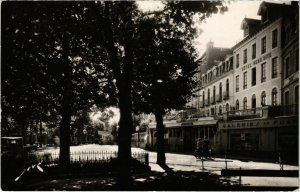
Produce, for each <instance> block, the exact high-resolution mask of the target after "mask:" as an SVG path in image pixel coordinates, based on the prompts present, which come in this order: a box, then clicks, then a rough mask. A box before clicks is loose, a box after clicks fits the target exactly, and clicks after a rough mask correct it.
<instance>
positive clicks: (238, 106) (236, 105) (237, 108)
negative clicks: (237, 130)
mask: <svg viewBox="0 0 300 192" xmlns="http://www.w3.org/2000/svg"><path fill="white" fill-rule="evenodd" d="M235 108H236V110H237V111H238V110H239V109H240V103H239V100H238V99H237V100H236V102H235Z"/></svg>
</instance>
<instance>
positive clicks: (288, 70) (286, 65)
mask: <svg viewBox="0 0 300 192" xmlns="http://www.w3.org/2000/svg"><path fill="white" fill-rule="evenodd" d="M284 64H285V78H288V77H289V75H290V57H287V58H286V59H285V62H284Z"/></svg>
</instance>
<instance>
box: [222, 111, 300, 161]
mask: <svg viewBox="0 0 300 192" xmlns="http://www.w3.org/2000/svg"><path fill="white" fill-rule="evenodd" d="M298 125H299V120H298V117H296V116H294V117H278V118H272V119H249V120H239V121H220V122H219V123H218V128H219V133H220V137H219V139H220V143H221V145H220V150H221V151H223V152H226V153H235V154H240V155H243V154H246V155H251V154H253V155H256V154H261V155H265V156H268V155H269V156H270V155H271V156H273V155H274V154H278V153H279V152H280V153H281V154H284V155H285V156H295V153H297V151H298V139H299V137H298Z"/></svg>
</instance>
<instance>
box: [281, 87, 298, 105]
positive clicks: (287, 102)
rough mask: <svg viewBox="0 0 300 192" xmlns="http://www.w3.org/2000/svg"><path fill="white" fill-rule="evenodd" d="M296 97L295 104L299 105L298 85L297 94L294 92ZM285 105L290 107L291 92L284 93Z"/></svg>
mask: <svg viewBox="0 0 300 192" xmlns="http://www.w3.org/2000/svg"><path fill="white" fill-rule="evenodd" d="M294 93H295V94H294V95H295V96H294V103H295V104H298V103H299V86H298V85H297V86H296V87H295V92H294ZM284 104H285V105H289V104H290V92H289V91H286V92H285V93H284Z"/></svg>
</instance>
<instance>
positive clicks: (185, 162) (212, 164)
mask: <svg viewBox="0 0 300 192" xmlns="http://www.w3.org/2000/svg"><path fill="white" fill-rule="evenodd" d="M117 150H118V147H117V146H116V145H97V144H89V145H80V146H71V152H79V151H89V152H92V151H94V152H101V151H108V152H111V151H117ZM144 151H145V150H143V149H140V148H132V152H133V153H134V152H144ZM44 152H46V153H59V149H58V148H57V149H46V150H42V151H41V152H40V153H44ZM147 152H148V153H149V166H150V167H151V170H152V171H157V172H164V170H163V169H162V168H161V167H160V166H159V165H157V164H156V152H151V151H147ZM224 161H225V159H224V158H213V159H212V160H209V161H204V162H203V167H204V170H202V161H201V160H200V159H196V158H195V157H194V156H193V155H184V154H175V153H166V163H167V165H168V166H169V167H170V168H172V169H173V170H174V171H191V172H202V171H203V172H210V173H213V174H216V175H219V176H220V175H221V169H225V162H224ZM227 161H231V162H227V168H228V169H239V168H242V169H270V170H279V169H280V165H279V164H276V163H266V162H258V161H240V160H235V159H227ZM283 169H284V170H298V169H299V166H292V165H283ZM237 179H238V177H231V178H230V180H231V181H232V182H236V181H237ZM242 185H250V186H282V187H283V186H298V185H299V180H298V178H286V177H285V178H283V177H242Z"/></svg>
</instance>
